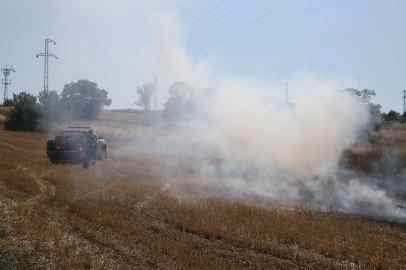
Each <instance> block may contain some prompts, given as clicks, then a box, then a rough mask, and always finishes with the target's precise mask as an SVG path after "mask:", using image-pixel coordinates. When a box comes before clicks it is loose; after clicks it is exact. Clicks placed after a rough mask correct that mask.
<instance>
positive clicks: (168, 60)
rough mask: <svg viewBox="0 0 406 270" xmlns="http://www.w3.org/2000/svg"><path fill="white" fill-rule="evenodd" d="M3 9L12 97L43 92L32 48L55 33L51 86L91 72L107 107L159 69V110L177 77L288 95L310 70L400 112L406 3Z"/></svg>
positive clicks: (39, 49)
mask: <svg viewBox="0 0 406 270" xmlns="http://www.w3.org/2000/svg"><path fill="white" fill-rule="evenodd" d="M0 7H1V11H2V12H1V14H2V15H1V16H0V23H1V25H2V28H1V30H0V34H1V35H0V37H1V42H0V67H1V68H5V67H6V65H8V66H10V65H12V67H13V69H14V70H15V72H13V73H11V74H10V77H9V79H11V80H12V82H11V85H9V89H8V92H9V93H8V97H9V98H10V97H12V93H19V92H22V91H25V92H28V93H31V94H33V95H38V93H39V91H41V90H42V89H43V85H44V57H41V56H40V57H38V58H36V55H37V54H39V53H44V50H45V39H51V40H53V41H55V42H56V45H54V44H53V43H49V52H50V53H52V54H54V55H56V56H57V59H55V58H51V57H50V58H49V90H57V91H58V93H61V91H62V90H63V87H64V85H65V84H68V83H71V82H77V81H78V80H79V79H87V80H90V81H93V82H96V83H97V84H98V86H99V88H101V89H105V90H107V91H108V92H109V97H110V98H111V99H112V101H113V102H112V104H111V105H110V106H109V107H108V109H121V108H134V109H139V107H137V106H136V105H132V104H133V103H134V101H135V100H136V99H137V95H136V88H137V86H142V85H143V84H145V83H147V82H153V81H154V76H155V75H156V76H157V84H158V108H159V109H162V108H163V106H162V104H163V103H164V102H166V100H167V98H168V88H169V86H170V85H171V84H172V83H174V82H176V81H184V82H187V83H190V84H193V85H195V86H197V87H201V88H207V87H218V88H219V91H221V88H220V87H221V86H222V85H224V82H225V81H229V80H233V81H234V82H235V81H237V82H241V84H243V85H253V87H254V86H255V88H256V89H259V90H260V91H261V93H263V95H264V96H271V95H273V96H276V97H279V98H283V96H284V90H285V83H289V82H290V81H292V80H293V78H295V77H297V76H299V75H298V74H311V76H314V77H318V78H323V79H328V80H334V81H336V82H337V85H338V87H340V88H349V87H351V88H357V89H360V90H362V89H364V88H368V89H372V90H375V92H376V97H375V98H374V99H373V100H372V101H373V102H374V103H380V104H381V105H382V111H384V112H388V111H389V110H391V109H393V110H396V111H398V112H402V111H403V101H402V91H403V90H406V83H405V79H404V78H405V75H404V74H406V64H405V63H406V53H405V52H404V50H405V48H406V35H405V34H404V33H405V30H406V16H405V15H404V14H405V12H406V1H403V0H391V1H383V0H379V1H377V0H376V1H375V0H368V1H367V0H357V1H354V0H329V1H325V0H307V1H305V0H291V1H288V0H274V1H264V0H248V1H247V0H233V1H231V0H226V1H224V0H204V1H203V0H194V1H186V0H165V1H162V0H161V1H158V0H148V1H132V0H116V1H107V0H80V1H79V0H70V1H65V0H61V1H51V0H49V1H46V0H37V1H31V0H15V1H5V0H0ZM1 75H2V74H1ZM2 78H4V77H3V76H2ZM301 90H303V89H294V88H289V95H290V96H292V98H293V99H294V97H295V93H298V92H299V91H301ZM247 91H249V87H248V88H247ZM0 93H1V98H0V100H1V101H0V102H2V101H3V88H1V90H0ZM302 95H303V93H301V95H300V96H302Z"/></svg>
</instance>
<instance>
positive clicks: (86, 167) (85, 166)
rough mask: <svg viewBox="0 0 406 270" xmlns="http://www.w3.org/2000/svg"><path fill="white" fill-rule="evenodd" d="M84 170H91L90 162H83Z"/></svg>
mask: <svg viewBox="0 0 406 270" xmlns="http://www.w3.org/2000/svg"><path fill="white" fill-rule="evenodd" d="M83 169H89V161H87V162H86V161H85V162H83Z"/></svg>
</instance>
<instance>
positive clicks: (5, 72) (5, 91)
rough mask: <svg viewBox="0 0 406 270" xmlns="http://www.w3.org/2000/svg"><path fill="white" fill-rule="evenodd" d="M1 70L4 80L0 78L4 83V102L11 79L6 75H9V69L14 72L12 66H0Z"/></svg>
mask: <svg viewBox="0 0 406 270" xmlns="http://www.w3.org/2000/svg"><path fill="white" fill-rule="evenodd" d="M1 71H3V74H4V80H3V79H1V83H2V84H4V99H3V104H4V102H6V99H7V98H8V85H9V84H11V80H9V79H7V77H8V76H9V75H10V71H12V72H15V71H14V69H13V66H11V67H10V68H7V65H6V68H2V69H1Z"/></svg>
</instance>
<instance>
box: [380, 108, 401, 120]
mask: <svg viewBox="0 0 406 270" xmlns="http://www.w3.org/2000/svg"><path fill="white" fill-rule="evenodd" d="M382 116H383V119H384V121H385V122H399V121H401V119H402V116H401V115H400V113H398V112H396V111H394V110H390V111H389V112H388V113H383V114H382Z"/></svg>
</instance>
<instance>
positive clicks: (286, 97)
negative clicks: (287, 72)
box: [285, 83, 289, 103]
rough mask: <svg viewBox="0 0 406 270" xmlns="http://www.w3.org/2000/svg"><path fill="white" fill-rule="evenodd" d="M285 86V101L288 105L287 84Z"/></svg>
mask: <svg viewBox="0 0 406 270" xmlns="http://www.w3.org/2000/svg"><path fill="white" fill-rule="evenodd" d="M285 86H286V90H285V100H286V102H287V103H288V102H289V99H288V95H289V90H288V83H285Z"/></svg>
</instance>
